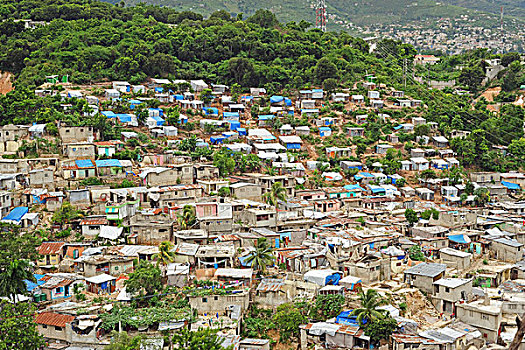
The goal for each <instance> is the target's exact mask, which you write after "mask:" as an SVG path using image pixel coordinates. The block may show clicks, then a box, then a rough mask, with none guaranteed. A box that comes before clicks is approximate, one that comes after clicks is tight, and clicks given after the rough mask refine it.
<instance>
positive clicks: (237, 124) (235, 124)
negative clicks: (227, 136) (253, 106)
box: [230, 121, 241, 130]
mask: <svg viewBox="0 0 525 350" xmlns="http://www.w3.org/2000/svg"><path fill="white" fill-rule="evenodd" d="M240 126H241V122H237V121H230V130H238V129H239V128H240Z"/></svg>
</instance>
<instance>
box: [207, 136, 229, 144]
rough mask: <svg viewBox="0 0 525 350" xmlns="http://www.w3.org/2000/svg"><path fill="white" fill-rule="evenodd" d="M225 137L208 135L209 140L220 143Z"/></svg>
mask: <svg viewBox="0 0 525 350" xmlns="http://www.w3.org/2000/svg"><path fill="white" fill-rule="evenodd" d="M225 139H226V137H224V136H212V137H210V142H211V143H222V142H223V141H224V140H225Z"/></svg>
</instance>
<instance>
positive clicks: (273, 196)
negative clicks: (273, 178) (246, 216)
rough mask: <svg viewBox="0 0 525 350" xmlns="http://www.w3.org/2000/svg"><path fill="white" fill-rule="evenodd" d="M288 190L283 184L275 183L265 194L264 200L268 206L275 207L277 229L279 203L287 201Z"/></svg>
mask: <svg viewBox="0 0 525 350" xmlns="http://www.w3.org/2000/svg"><path fill="white" fill-rule="evenodd" d="M286 197H287V195H286V188H284V187H283V183H282V182H280V181H278V182H274V183H273V185H272V188H271V189H270V190H269V191H268V192H266V193H265V194H263V199H264V201H265V202H266V204H269V205H271V206H274V207H275V227H277V224H278V221H279V220H278V215H279V211H278V209H279V201H283V202H285V201H286Z"/></svg>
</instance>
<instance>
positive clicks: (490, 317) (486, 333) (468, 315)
mask: <svg viewBox="0 0 525 350" xmlns="http://www.w3.org/2000/svg"><path fill="white" fill-rule="evenodd" d="M502 304H503V302H502V301H499V300H490V299H481V300H476V301H473V302H470V303H463V304H456V317H457V318H458V319H459V320H460V321H462V322H465V323H467V324H469V325H472V326H474V327H476V328H477V329H478V330H479V331H480V332H481V334H482V338H483V339H484V340H485V341H489V342H492V343H495V342H496V341H497V338H498V335H499V332H500V330H501V328H500V327H501V321H502V318H503V315H502Z"/></svg>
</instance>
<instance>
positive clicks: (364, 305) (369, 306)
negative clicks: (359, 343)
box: [350, 289, 387, 326]
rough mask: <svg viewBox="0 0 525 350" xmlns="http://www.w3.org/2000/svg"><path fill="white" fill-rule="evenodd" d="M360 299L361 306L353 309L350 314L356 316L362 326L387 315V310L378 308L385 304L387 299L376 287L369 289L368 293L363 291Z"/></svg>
mask: <svg viewBox="0 0 525 350" xmlns="http://www.w3.org/2000/svg"><path fill="white" fill-rule="evenodd" d="M359 300H360V303H361V307H359V308H357V309H354V310H352V312H351V313H350V315H351V316H356V320H357V322H359V324H360V325H361V326H363V325H365V324H370V323H372V322H374V321H375V320H377V319H381V318H383V317H385V314H384V313H385V310H381V309H378V307H379V306H382V305H385V304H386V303H387V301H386V300H385V299H384V298H383V297H381V295H379V293H378V292H377V291H376V290H375V289H368V290H367V291H366V293H365V292H364V291H361V292H360V293H359Z"/></svg>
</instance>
